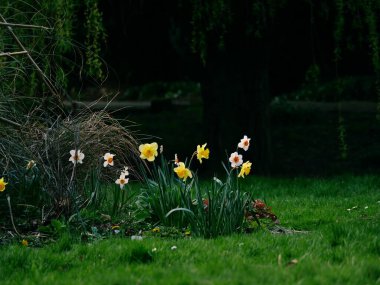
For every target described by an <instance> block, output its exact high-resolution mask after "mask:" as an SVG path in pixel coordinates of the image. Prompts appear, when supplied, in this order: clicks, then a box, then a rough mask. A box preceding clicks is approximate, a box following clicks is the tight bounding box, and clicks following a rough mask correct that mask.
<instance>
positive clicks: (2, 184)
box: [0, 177, 8, 192]
mask: <svg viewBox="0 0 380 285" xmlns="http://www.w3.org/2000/svg"><path fill="white" fill-rule="evenodd" d="M7 184H8V183H6V182H5V181H4V177H3V178H1V179H0V192H3V191H4V190H5V186H6V185H7Z"/></svg>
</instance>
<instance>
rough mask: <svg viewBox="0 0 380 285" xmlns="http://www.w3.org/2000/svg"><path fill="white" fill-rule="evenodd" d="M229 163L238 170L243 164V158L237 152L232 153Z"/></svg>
mask: <svg viewBox="0 0 380 285" xmlns="http://www.w3.org/2000/svg"><path fill="white" fill-rule="evenodd" d="M229 161H230V162H231V167H232V168H236V167H238V166H240V165H241V164H242V163H243V156H242V155H241V154H238V153H237V152H236V151H235V152H234V153H231V155H230V158H229Z"/></svg>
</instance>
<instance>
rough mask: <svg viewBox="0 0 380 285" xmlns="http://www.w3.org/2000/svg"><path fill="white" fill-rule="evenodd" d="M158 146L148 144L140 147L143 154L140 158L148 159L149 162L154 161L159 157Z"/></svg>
mask: <svg viewBox="0 0 380 285" xmlns="http://www.w3.org/2000/svg"><path fill="white" fill-rule="evenodd" d="M157 150H158V144H157V143H155V142H154V143H146V144H142V145H140V146H139V151H140V152H141V155H140V158H142V159H146V160H148V161H154V159H155V158H156V156H157V155H158V152H157Z"/></svg>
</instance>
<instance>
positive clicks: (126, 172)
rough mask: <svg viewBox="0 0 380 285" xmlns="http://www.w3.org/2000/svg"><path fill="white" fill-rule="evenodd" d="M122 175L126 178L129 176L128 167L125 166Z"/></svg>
mask: <svg viewBox="0 0 380 285" xmlns="http://www.w3.org/2000/svg"><path fill="white" fill-rule="evenodd" d="M121 174H124V176H128V175H129V171H128V166H124V169H123V170H122V171H121Z"/></svg>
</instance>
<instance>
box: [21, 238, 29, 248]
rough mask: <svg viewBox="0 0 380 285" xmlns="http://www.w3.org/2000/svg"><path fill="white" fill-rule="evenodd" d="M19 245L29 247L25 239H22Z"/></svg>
mask: <svg viewBox="0 0 380 285" xmlns="http://www.w3.org/2000/svg"><path fill="white" fill-rule="evenodd" d="M21 244H22V245H23V246H25V247H26V246H28V245H29V243H28V241H27V240H26V239H23V240H22V241H21Z"/></svg>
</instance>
